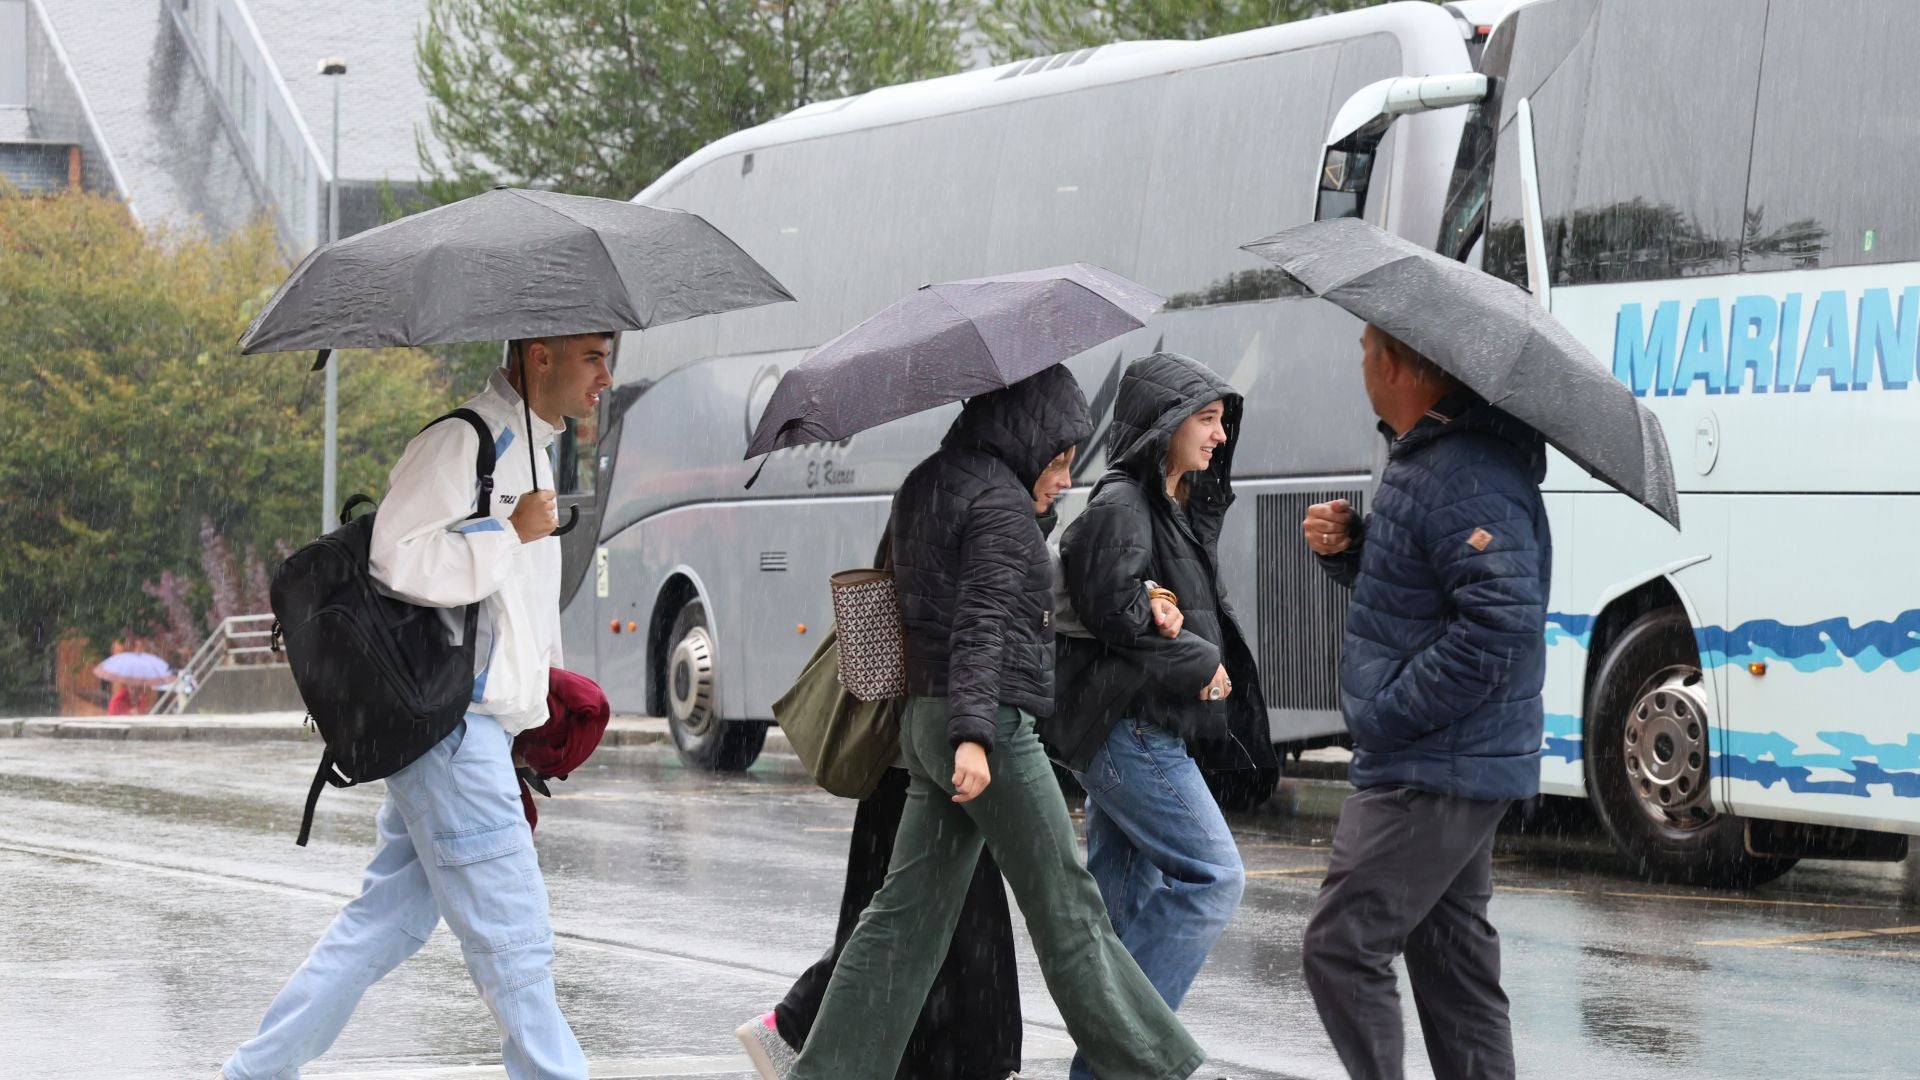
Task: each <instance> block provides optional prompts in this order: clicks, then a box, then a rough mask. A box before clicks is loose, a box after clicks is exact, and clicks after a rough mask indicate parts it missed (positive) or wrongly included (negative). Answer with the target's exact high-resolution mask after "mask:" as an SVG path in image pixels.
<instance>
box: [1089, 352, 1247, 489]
mask: <svg viewBox="0 0 1920 1080" xmlns="http://www.w3.org/2000/svg"><path fill="white" fill-rule="evenodd" d="M1216 401H1218V402H1221V403H1222V404H1223V405H1224V406H1225V415H1224V416H1223V417H1222V418H1221V419H1222V425H1223V426H1224V427H1225V429H1226V432H1227V441H1226V442H1224V443H1221V444H1220V447H1219V449H1217V450H1215V451H1214V452H1213V463H1212V464H1211V465H1209V466H1208V467H1207V469H1206V475H1207V476H1209V477H1211V478H1212V479H1213V480H1214V481H1216V482H1217V483H1218V485H1219V487H1220V489H1221V491H1222V492H1223V493H1226V494H1228V495H1229V496H1230V495H1231V492H1232V477H1233V451H1234V447H1236V446H1238V445H1239V442H1240V414H1241V408H1242V400H1241V397H1240V394H1239V392H1238V391H1236V390H1235V389H1234V388H1233V387H1232V386H1230V385H1228V383H1227V381H1226V380H1225V379H1222V378H1221V377H1220V376H1218V375H1215V374H1214V373H1213V371H1212V370H1211V369H1209V368H1208V367H1207V366H1206V365H1205V364H1202V363H1200V361H1198V360H1194V359H1192V358H1190V357H1185V356H1181V355H1180V354H1179V353H1170V352H1161V353H1154V354H1153V355H1152V356H1144V357H1141V358H1140V359H1138V360H1135V361H1134V362H1133V363H1131V364H1128V365H1127V371H1126V374H1125V375H1124V376H1122V377H1121V379H1120V394H1119V397H1118V398H1117V399H1116V400H1115V401H1114V405H1113V426H1112V428H1111V429H1110V433H1109V435H1108V439H1109V442H1108V445H1109V446H1111V447H1112V448H1113V456H1112V463H1113V467H1114V468H1118V469H1124V470H1126V471H1127V472H1128V473H1130V474H1132V475H1134V476H1136V477H1138V478H1139V479H1140V480H1142V481H1143V482H1149V483H1150V487H1151V489H1152V490H1156V491H1157V490H1159V488H1160V481H1159V480H1158V479H1157V478H1159V477H1162V476H1164V475H1165V473H1164V470H1165V468H1166V461H1167V447H1168V445H1169V444H1171V443H1172V441H1173V433H1174V432H1175V431H1177V430H1178V429H1179V427H1180V425H1181V424H1183V423H1185V422H1186V420H1187V417H1189V416H1192V415H1193V414H1194V413H1197V412H1199V411H1200V410H1201V409H1204V408H1206V407H1207V406H1208V405H1211V404H1213V403H1214V402H1216Z"/></svg>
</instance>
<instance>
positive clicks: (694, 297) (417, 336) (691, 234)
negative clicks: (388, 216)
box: [240, 188, 793, 534]
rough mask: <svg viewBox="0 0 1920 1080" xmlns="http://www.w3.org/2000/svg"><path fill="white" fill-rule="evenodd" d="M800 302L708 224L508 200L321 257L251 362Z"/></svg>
mask: <svg viewBox="0 0 1920 1080" xmlns="http://www.w3.org/2000/svg"><path fill="white" fill-rule="evenodd" d="M791 299H793V294H791V293H789V292H787V290H786V286H784V285H781V284H780V283H779V282H778V281H775V280H774V278H773V275H772V274H769V273H768V272H767V270H766V268H765V267H763V266H761V265H760V264H759V263H757V262H754V261H753V259H752V258H751V257H750V256H748V255H747V253H746V252H744V251H741V250H740V248H739V246H738V245H737V244H735V243H734V242H733V241H732V240H729V239H727V236H726V234H725V233H722V232H721V231H720V230H719V229H716V228H714V227H713V226H712V225H709V224H708V223H707V221H706V219H704V218H702V217H700V216H699V215H698V214H690V213H686V212H685V211H681V210H662V209H660V208H658V207H653V206H640V205H637V204H635V203H626V202H615V201H613V200H611V199H593V198H587V197H585V196H581V195H560V194H557V193H555V192H551V191H522V190H518V189H514V188H496V189H494V190H492V191H487V192H482V193H481V194H479V195H475V196H473V197H472V198H469V199H462V200H460V201H459V202H456V203H448V204H447V205H445V206H441V207H436V208H434V209H432V210H428V211H426V212H425V213H421V214H415V215H413V216H411V217H404V218H401V219H400V220H398V221H394V222H389V223H388V224H385V225H382V226H380V227H379V228H377V229H369V230H367V231H366V232H363V233H358V234H356V235H354V236H349V237H347V238H346V239H344V240H336V241H334V242H333V243H331V244H327V245H326V246H324V247H321V248H317V249H315V250H314V251H313V252H312V253H311V254H309V255H308V256H307V257H306V258H305V259H304V260H302V261H301V263H300V265H299V266H297V267H295V268H294V270H293V273H292V274H291V275H289V276H288V277H287V280H286V281H285V282H284V283H282V284H281V286H280V289H279V291H278V292H275V293H274V294H273V298H272V299H271V300H268V301H267V306H266V307H265V308H263V309H261V312H260V314H259V315H258V316H257V317H255V318H254V320H253V325H252V326H249V327H247V332H246V333H244V334H242V335H240V351H241V352H242V353H263V352H286V351H288V350H292V349H317V350H319V353H320V355H319V357H318V359H316V360H315V361H314V364H313V370H315V371H318V370H320V369H321V368H323V367H325V366H326V363H327V356H328V354H329V353H331V352H332V351H333V350H335V349H373V348H380V347H382V346H387V345H444V344H452V343H454V342H462V341H509V340H513V339H515V338H535V337H550V336H560V335H564V334H585V333H592V332H595V331H615V330H645V329H646V328H647V327H649V326H659V325H661V324H662V323H671V322H678V321H680V320H682V319H691V318H693V317H694V316H696V315H712V314H716V313H718V312H722V311H736V310H738V309H740V308H750V307H758V306H760V305H761V304H770V303H773V302H774V301H776V300H791ZM524 407H525V408H526V410H527V428H528V430H532V428H533V403H532V402H527V403H525V406H524ZM527 456H528V458H529V459H531V458H532V457H533V440H531V439H529V440H527ZM534 475H535V476H538V475H539V470H538V469H537V468H536V469H535V471H534ZM578 513H579V511H578V509H570V512H569V515H568V518H567V522H566V524H565V525H562V526H561V527H560V528H559V529H558V530H557V534H565V533H566V532H568V531H569V530H571V529H572V528H573V523H574V520H575V519H576V517H577V515H578Z"/></svg>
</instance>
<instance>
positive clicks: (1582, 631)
mask: <svg viewBox="0 0 1920 1080" xmlns="http://www.w3.org/2000/svg"><path fill="white" fill-rule="evenodd" d="M1593 624H1594V617H1593V616H1591V615H1572V614H1567V613H1564V612H1548V613H1547V628H1546V638H1547V644H1548V645H1549V646H1553V645H1559V644H1562V643H1571V644H1575V645H1578V646H1580V647H1581V648H1588V647H1590V645H1591V644H1592V640H1593ZM1694 636H1695V638H1696V639H1697V640H1698V641H1699V643H1700V659H1701V662H1702V664H1704V665H1705V666H1706V667H1708V668H1716V667H1725V666H1727V665H1729V664H1735V665H1738V664H1748V663H1752V662H1753V661H1756V660H1766V661H1777V662H1780V663H1785V664H1790V665H1792V666H1793V668H1794V669H1795V670H1797V671H1803V672H1815V671H1823V670H1826V669H1829V668H1837V667H1844V666H1846V665H1847V663H1848V662H1852V663H1853V664H1854V665H1856V666H1857V667H1859V669H1860V670H1861V671H1875V670H1878V669H1879V668H1880V667H1882V666H1884V665H1886V664H1892V665H1893V666H1894V667H1896V668H1898V669H1900V670H1901V671H1903V672H1907V673H1909V674H1911V673H1912V672H1915V671H1920V610H1914V611H1905V612H1902V613H1900V614H1899V615H1896V616H1895V617H1893V618H1892V619H1890V620H1875V621H1872V622H1866V623H1861V624H1860V625H1858V626H1855V625H1854V624H1853V623H1852V622H1851V621H1849V620H1847V619H1845V618H1832V619H1822V620H1820V621H1819V622H1813V623H1807V624H1804V625H1800V626H1794V625H1789V624H1787V623H1783V622H1779V621H1778V620H1775V619H1754V620H1751V621H1749V622H1744V623H1741V624H1740V625H1739V626H1736V627H1734V628H1733V629H1731V630H1728V629H1726V628H1724V627H1719V626H1708V627H1703V628H1701V629H1700V630H1697V631H1695V634H1694Z"/></svg>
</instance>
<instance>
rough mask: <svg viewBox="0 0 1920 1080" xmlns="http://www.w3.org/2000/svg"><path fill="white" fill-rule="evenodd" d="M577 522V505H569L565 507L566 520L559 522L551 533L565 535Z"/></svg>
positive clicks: (578, 519)
mask: <svg viewBox="0 0 1920 1080" xmlns="http://www.w3.org/2000/svg"><path fill="white" fill-rule="evenodd" d="M578 524H580V508H579V507H577V506H569V507H567V520H565V521H563V522H561V523H560V525H559V527H558V528H556V529H554V530H553V533H552V534H551V535H554V536H565V535H567V534H568V533H570V532H572V531H573V527H574V526H575V525H578Z"/></svg>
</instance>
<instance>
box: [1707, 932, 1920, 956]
mask: <svg viewBox="0 0 1920 1080" xmlns="http://www.w3.org/2000/svg"><path fill="white" fill-rule="evenodd" d="M1908 934H1920V926H1888V927H1883V928H1881V929H1878V930H1828V931H1825V932H1822V933H1816V934H1780V935H1777V936H1775V937H1757V938H1721V939H1719V940H1716V941H1696V942H1694V944H1696V945H1725V946H1731V947H1736V948H1742V949H1774V948H1780V947H1782V946H1787V945H1806V944H1810V943H1814V942H1822V941H1863V940H1866V939H1869V938H1887V937H1904V936H1906V935H1908ZM1825 951H1827V952H1853V951H1855V950H1852V949H1828V950H1825ZM1903 955H1904V954H1903Z"/></svg>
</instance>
